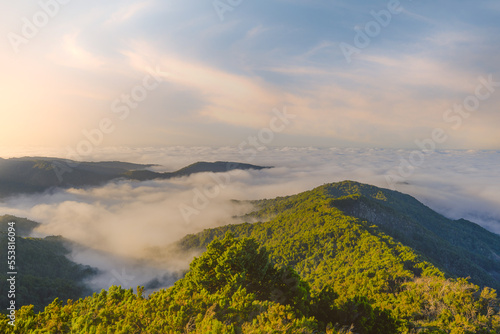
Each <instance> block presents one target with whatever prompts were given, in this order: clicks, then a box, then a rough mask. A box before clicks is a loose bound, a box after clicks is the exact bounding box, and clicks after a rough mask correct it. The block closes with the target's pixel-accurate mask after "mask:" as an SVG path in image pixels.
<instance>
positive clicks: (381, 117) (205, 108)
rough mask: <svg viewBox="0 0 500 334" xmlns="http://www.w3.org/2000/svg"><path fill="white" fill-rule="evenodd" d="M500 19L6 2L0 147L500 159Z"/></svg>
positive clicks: (468, 8) (324, 7)
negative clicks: (429, 149) (377, 151)
mask: <svg viewBox="0 0 500 334" xmlns="http://www.w3.org/2000/svg"><path fill="white" fill-rule="evenodd" d="M499 15H500V4H499V2H498V1H494V0H485V1H474V2H472V1H460V0H458V1H457V0H454V1H451V0H442V1H430V0H413V1H410V0H401V1H400V2H398V1H394V0H391V1H385V0H384V1H378V0H377V1H373V0H372V1H347V0H339V1H317V0H307V1H306V0H268V1H259V0H255V1H249V0H241V1H237V0H232V1H228V0H216V1H213V0H204V1H172V0H170V1H165V0H164V1H159V0H146V1H128V0H120V1H115V0H109V1H105V2H103V1H95V0H86V1H78V0H64V1H63V0H40V1H5V0H1V1H0V36H1V39H0V44H1V45H0V71H1V73H2V77H1V79H0V92H1V93H0V94H1V100H0V108H1V110H2V111H1V113H0V148H3V149H4V150H9V149H12V148H14V147H28V146H29V147H38V146H40V147H42V146H43V147H62V148H64V149H65V150H67V151H69V150H75V151H78V150H79V152H80V153H81V154H80V157H81V158H82V159H84V158H85V155H86V153H89V154H90V151H92V150H93V149H97V148H103V147H164V146H177V145H182V146H229V147H238V146H239V145H241V143H242V142H244V141H245V140H246V138H248V136H251V135H260V140H261V141H262V142H265V143H266V144H272V145H273V146H278V147H280V146H281V147H285V146H287V147H288V146H314V147H361V148H372V147H377V148H378V147H383V148H407V149H412V148H417V147H418V145H417V144H416V141H423V140H434V141H435V143H436V145H437V146H438V148H442V149H450V148H452V149H493V150H496V149H500V132H499V131H498V130H497V128H498V124H499V122H500V113H499V110H498V106H499V105H500V104H499V102H500V63H499V62H498V54H500V52H499V51H500V50H499V49H500V20H498V17H499ZM278 114H279V115H281V116H282V117H281V118H279V117H278V116H277V115H278ZM283 115H288V116H290V117H289V118H283ZM292 116H293V117H292ZM277 117H278V118H277ZM435 131H440V132H439V133H442V134H444V135H443V136H444V137H446V138H445V139H443V140H435V138H434V137H433V132H435ZM278 132H279V135H278ZM266 136H267V137H266ZM443 136H441V137H443ZM444 137H443V138H444ZM84 153H85V154H84Z"/></svg>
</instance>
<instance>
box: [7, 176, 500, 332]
mask: <svg viewBox="0 0 500 334" xmlns="http://www.w3.org/2000/svg"><path fill="white" fill-rule="evenodd" d="M255 205H256V207H257V210H256V211H255V212H253V213H251V214H250V215H248V216H247V218H248V220H252V221H253V220H258V221H261V222H257V223H253V224H249V223H245V224H239V225H229V226H223V227H220V228H215V229H209V230H205V231H203V232H201V233H199V234H196V235H189V236H186V237H185V238H183V239H182V240H181V241H180V242H179V243H178V244H177V245H176V247H177V248H179V249H180V250H184V251H193V250H199V251H203V253H202V254H201V255H200V256H199V257H198V258H195V259H194V261H193V262H192V263H191V265H190V268H189V271H188V272H187V273H186V275H185V277H184V278H182V279H180V280H179V281H177V282H176V284H175V285H174V286H172V287H170V288H168V289H165V290H160V291H158V292H155V293H153V294H152V295H151V296H149V297H148V298H146V297H145V296H143V295H142V294H143V289H142V288H140V287H139V288H138V290H137V293H136V294H134V293H133V291H132V290H131V289H130V290H124V289H121V288H120V287H111V288H110V289H109V290H108V291H104V290H103V291H102V292H101V293H99V294H97V293H96V294H94V295H93V296H91V297H87V298H85V299H80V300H77V301H68V302H67V304H66V305H63V303H62V302H61V301H60V299H56V300H55V301H53V302H52V303H51V304H50V305H48V306H47V307H46V308H45V310H44V311H43V312H40V313H35V311H34V310H33V309H32V307H29V306H25V307H23V308H22V309H20V310H19V311H18V312H17V315H16V323H17V325H16V327H15V328H12V327H11V326H9V325H8V319H7V318H4V320H0V332H2V333H3V332H5V333H329V334H340V333H357V334H372V333H380V334H392V333H408V334H409V333H426V334H430V333H433V334H443V333H451V334H469V333H470V334H472V333H480V334H486V333H488V334H493V333H495V334H498V333H500V305H499V299H498V296H497V293H496V291H495V290H494V289H492V288H490V287H487V286H485V284H483V283H484V282H492V283H498V282H497V281H496V279H495V276H494V275H491V272H493V271H495V270H497V266H498V263H497V262H495V261H496V260H495V259H494V258H490V257H489V256H490V255H489V254H488V252H494V253H495V254H497V251H498V247H499V243H498V236H495V235H492V234H490V233H488V232H486V231H484V230H483V229H482V228H480V227H478V226H476V225H474V224H472V223H470V222H465V221H451V220H447V219H446V218H445V217H442V216H440V215H438V214H436V213H434V212H433V211H432V210H430V209H428V208H426V207H425V206H423V205H422V204H421V203H419V202H418V201H416V200H415V199H413V198H411V197H410V196H406V195H403V194H400V193H397V192H392V191H389V190H383V189H379V188H376V187H371V186H366V185H361V184H358V183H355V182H342V183H338V184H332V185H325V186H322V187H319V188H317V189H314V190H312V191H309V192H306V193H302V194H299V195H295V196H289V197H284V198H277V199H274V200H263V201H258V202H255ZM398 227H399V228H398ZM446 231H449V232H448V233H445V232H446ZM465 234H470V235H469V236H467V237H466V236H465ZM435 243H438V244H437V245H435ZM478 245H479V246H478ZM409 246H411V247H409ZM434 251H440V252H441V251H442V253H439V254H434V253H433V252H434ZM457 256H458V258H456V257H457ZM457 259H458V260H460V262H455V261H456V260H457ZM468 271H470V275H468V276H471V279H470V280H469V279H466V278H461V277H460V276H465V275H461V274H460V273H467V272H468ZM473 281H475V282H477V285H476V284H474V283H472V282H473Z"/></svg>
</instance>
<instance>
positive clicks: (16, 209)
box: [0, 147, 500, 289]
mask: <svg viewBox="0 0 500 334" xmlns="http://www.w3.org/2000/svg"><path fill="white" fill-rule="evenodd" d="M410 153H411V151H410V150H403V149H398V150H395V149H362V148H352V149H344V148H324V149H320V148H297V147H281V148H267V149H265V150H262V151H260V152H259V154H258V155H257V156H256V157H255V159H251V157H249V156H246V155H245V154H242V152H241V151H239V150H238V149H236V148H231V147H221V148H208V147H198V148H185V147H171V148H162V149H153V148H149V149H128V148H122V149H119V148H113V149H111V148H108V149H105V150H97V151H96V155H95V156H94V159H97V160H104V159H103V157H106V158H108V159H107V160H128V161H135V162H148V163H156V164H162V165H163V168H160V169H162V170H174V169H177V168H179V167H181V166H184V165H187V164H189V163H192V162H195V161H197V160H206V161H214V160H230V161H244V162H252V163H255V164H260V165H274V166H276V168H273V169H268V170H262V171H244V172H240V173H234V174H233V173H230V174H218V175H214V174H210V173H202V174H196V175H192V176H190V177H184V178H179V179H172V180H165V181H147V182H129V181H119V182H112V183H109V184H107V185H105V186H102V187H96V188H89V189H68V190H59V191H56V192H51V193H49V194H43V195H37V196H21V197H16V198H10V199H8V200H7V201H6V202H4V203H2V204H1V205H0V211H1V212H2V213H4V214H14V215H18V216H23V217H29V218H31V219H34V220H36V221H40V222H41V223H42V224H43V225H42V226H41V227H40V229H39V230H38V231H37V233H38V235H63V236H64V237H66V238H68V239H70V240H72V241H74V242H75V243H76V244H78V245H80V246H79V247H75V248H74V249H73V252H72V254H71V258H72V259H73V260H75V261H77V262H79V263H84V264H89V265H93V266H96V267H98V268H99V269H101V271H102V274H101V275H100V276H98V277H97V278H95V279H94V280H92V281H91V282H90V284H91V286H92V287H93V288H95V289H100V288H106V287H107V286H109V285H111V284H121V285H122V286H126V285H127V284H129V285H130V286H132V287H133V286H136V285H138V284H142V285H144V284H147V283H148V282H151V281H153V280H155V279H157V280H158V281H159V283H157V284H152V285H151V286H155V287H159V286H162V285H168V284H170V283H172V282H173V281H175V277H177V276H176V275H179V273H180V272H182V270H184V269H186V268H187V265H188V263H189V262H190V261H191V260H192V258H193V256H195V254H177V253H172V252H170V251H167V250H168V249H169V248H168V246H169V245H170V244H172V243H173V242H175V241H177V240H179V239H180V238H182V237H184V236H185V235H186V234H190V233H197V232H199V231H201V230H203V229H205V228H211V227H216V226H221V225H226V224H231V223H239V222H241V220H239V219H236V218H235V217H237V216H240V215H242V214H244V213H246V212H249V211H251V210H252V207H251V206H249V205H247V204H239V205H236V204H235V202H233V201H232V200H233V199H237V200H256V199H262V198H275V197H277V196H285V195H292V194H296V193H300V192H303V191H307V190H310V189H313V188H315V187H317V186H320V185H322V184H324V183H331V182H338V181H343V180H354V181H359V182H363V183H368V184H373V185H376V186H380V187H384V188H389V187H390V185H389V184H388V183H387V180H386V176H387V175H391V173H392V172H393V171H394V169H395V168H397V167H398V165H399V163H400V161H401V159H408V156H409V154H410ZM499 165H500V152H497V151H472V150H471V151H459V150H446V151H437V152H435V153H434V154H432V155H430V156H427V157H426V160H425V163H424V164H423V165H422V166H421V167H419V168H417V169H416V170H415V172H414V173H413V174H412V175H411V176H410V177H408V178H406V179H404V180H401V182H398V183H396V184H395V186H396V189H397V190H398V191H401V192H404V193H408V194H410V195H412V196H415V197H416V198H417V199H419V200H420V201H422V202H423V203H424V204H426V205H428V206H429V207H430V208H432V209H434V210H436V211H437V212H439V213H441V214H444V215H445V216H447V217H449V218H452V219H459V218H466V219H469V220H471V221H474V222H476V223H478V224H480V225H482V226H483V227H485V228H487V229H488V230H490V231H493V232H495V233H497V234H500V182H499V181H498V180H500V174H499V168H498V166H499ZM217 180H219V181H217ZM226 181H229V182H226ZM221 185H223V186H221ZM200 194H201V195H200ZM181 207H190V208H191V209H193V210H195V211H196V213H195V214H190V215H189V216H188V218H189V219H188V220H186V219H185V216H183V214H182V211H181ZM120 280H122V281H120ZM111 282H113V283H111Z"/></svg>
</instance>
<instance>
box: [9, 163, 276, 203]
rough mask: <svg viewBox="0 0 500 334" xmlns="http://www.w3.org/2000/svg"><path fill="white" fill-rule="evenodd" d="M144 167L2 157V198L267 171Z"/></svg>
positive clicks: (229, 167)
mask: <svg viewBox="0 0 500 334" xmlns="http://www.w3.org/2000/svg"><path fill="white" fill-rule="evenodd" d="M153 166H154V165H141V164H133V163H126V162H119V161H106V162H77V161H72V160H65V159H58V158H43V157H26V158H13V159H1V158H0V197H7V196H11V195H18V194H32V193H40V192H44V191H46V190H49V189H51V188H55V187H62V188H68V187H77V188H80V187H88V186H98V185H102V184H105V183H107V182H109V181H112V180H115V179H129V180H139V181H146V180H154V179H169V178H174V177H182V176H189V175H191V174H194V173H202V172H213V173H219V172H226V171H232V170H235V169H240V170H248V169H257V170H259V169H265V168H269V167H261V166H255V165H250V164H244V163H235V162H223V161H217V162H197V163H194V164H192V165H189V166H187V167H184V168H182V169H180V170H178V171H175V172H169V173H157V172H153V171H150V170H147V168H150V167H153Z"/></svg>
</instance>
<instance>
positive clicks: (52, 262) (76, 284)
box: [0, 216, 97, 332]
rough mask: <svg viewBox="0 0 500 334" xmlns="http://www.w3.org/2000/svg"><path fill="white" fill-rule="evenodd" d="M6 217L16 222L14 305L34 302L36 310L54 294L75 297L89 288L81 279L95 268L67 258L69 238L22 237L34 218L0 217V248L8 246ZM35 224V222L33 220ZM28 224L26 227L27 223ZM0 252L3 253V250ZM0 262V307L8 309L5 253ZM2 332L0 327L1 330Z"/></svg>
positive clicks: (88, 292)
mask: <svg viewBox="0 0 500 334" xmlns="http://www.w3.org/2000/svg"><path fill="white" fill-rule="evenodd" d="M6 219H8V221H14V222H16V225H15V229H16V234H17V237H16V239H15V240H16V241H15V252H16V254H15V259H14V260H15V271H16V272H17V273H18V275H17V276H16V293H15V295H16V305H17V306H18V307H19V306H22V305H30V304H31V305H34V306H35V310H36V311H41V310H43V308H44V306H45V305H47V304H49V303H51V302H52V301H53V300H54V299H55V298H61V299H63V300H67V299H78V298H80V297H84V296H86V295H88V294H90V293H91V292H92V291H90V290H89V289H88V287H87V286H86V285H85V284H84V283H83V282H84V280H85V279H87V278H91V277H92V276H93V275H95V274H97V270H96V269H94V268H91V267H89V266H83V265H80V264H77V263H74V262H72V261H71V260H69V259H68V258H67V255H68V254H69V253H70V245H69V244H70V242H69V241H68V240H65V239H64V238H62V237H54V236H50V237H46V238H29V237H21V235H23V234H26V233H28V232H29V230H30V229H31V228H32V227H33V224H32V223H34V222H31V221H29V220H27V219H24V218H17V217H12V216H9V217H6V216H4V217H2V223H1V224H0V227H1V232H0V249H2V250H4V249H5V250H6V249H7V247H8V239H7V235H8V234H7V233H6V232H4V229H5V226H6V225H7V220H6ZM35 224H36V223H35ZM27 225H28V227H27ZM1 254H6V253H4V252H3V251H2V253H1ZM4 258H5V260H4V261H2V262H1V263H0V270H1V271H0V291H2V294H1V295H0V307H1V310H2V312H4V310H6V309H7V306H8V303H9V299H8V294H7V291H9V285H8V281H7V278H9V276H8V275H7V273H8V272H11V271H13V270H9V268H8V263H7V256H5V257H4ZM0 332H1V331H0Z"/></svg>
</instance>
